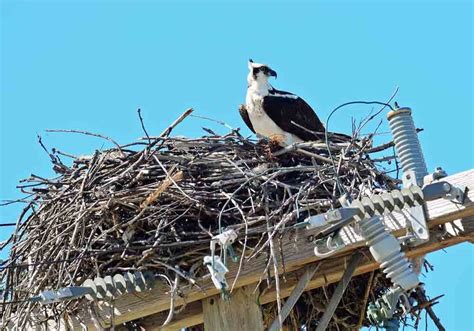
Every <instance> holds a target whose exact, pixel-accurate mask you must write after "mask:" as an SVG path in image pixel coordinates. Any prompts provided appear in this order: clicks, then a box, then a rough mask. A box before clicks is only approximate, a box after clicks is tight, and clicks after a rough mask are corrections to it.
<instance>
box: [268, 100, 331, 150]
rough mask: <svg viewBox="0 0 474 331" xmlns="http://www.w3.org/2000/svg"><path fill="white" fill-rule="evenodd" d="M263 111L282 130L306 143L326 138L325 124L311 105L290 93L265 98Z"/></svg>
mask: <svg viewBox="0 0 474 331" xmlns="http://www.w3.org/2000/svg"><path fill="white" fill-rule="evenodd" d="M283 93H284V94H283ZM263 109H264V110H265V112H266V113H267V115H268V116H269V117H270V118H271V119H272V120H273V121H274V122H275V124H277V125H278V126H279V127H280V128H281V129H282V130H284V131H286V132H289V133H292V134H294V135H295V136H297V137H298V138H300V139H302V140H304V141H309V140H317V139H322V138H323V137H324V131H325V129H324V125H323V123H321V121H320V120H319V118H318V116H317V115H316V113H315V112H314V111H313V109H312V108H311V107H310V105H308V104H307V103H306V101H304V100H303V99H301V98H300V97H297V96H295V95H293V94H291V93H288V92H283V91H277V93H275V94H274V95H271V94H270V95H268V96H266V97H264V98H263ZM295 124H296V125H295ZM301 127H303V128H305V129H307V130H309V131H312V132H315V133H312V132H309V131H307V130H305V129H303V128H301Z"/></svg>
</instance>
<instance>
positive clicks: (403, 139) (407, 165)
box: [387, 108, 428, 186]
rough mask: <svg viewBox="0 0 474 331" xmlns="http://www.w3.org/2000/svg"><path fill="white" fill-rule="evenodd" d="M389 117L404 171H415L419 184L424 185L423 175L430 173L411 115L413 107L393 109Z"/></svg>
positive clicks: (405, 172)
mask: <svg viewBox="0 0 474 331" xmlns="http://www.w3.org/2000/svg"><path fill="white" fill-rule="evenodd" d="M387 119H388V122H389V125H390V130H391V131H392V135H393V140H394V143H395V148H396V151H397V155H398V158H399V160H400V163H401V165H402V169H403V173H404V174H405V175H406V174H407V172H409V171H413V172H414V173H415V177H416V182H417V184H418V185H419V186H422V185H423V177H425V176H426V175H427V174H428V170H427V168H426V163H425V158H424V156H423V152H422V150H421V145H420V141H419V139H418V134H417V132H416V128H415V123H414V122H413V118H412V116H411V109H410V108H400V109H396V110H392V111H390V112H389V113H388V114H387Z"/></svg>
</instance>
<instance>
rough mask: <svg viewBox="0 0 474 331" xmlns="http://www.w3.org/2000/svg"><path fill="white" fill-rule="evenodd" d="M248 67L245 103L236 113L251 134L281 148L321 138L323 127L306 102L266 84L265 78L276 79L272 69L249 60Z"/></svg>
mask: <svg viewBox="0 0 474 331" xmlns="http://www.w3.org/2000/svg"><path fill="white" fill-rule="evenodd" d="M248 68H249V71H250V72H249V74H248V76H247V82H248V88H247V97H246V104H245V107H241V108H240V110H239V112H240V115H241V116H242V118H243V120H244V122H245V124H247V126H248V127H249V128H250V130H252V132H253V133H255V134H257V135H260V136H263V137H266V138H268V139H270V140H272V141H276V142H278V143H279V144H280V145H282V146H288V145H290V144H292V143H297V142H302V141H310V140H317V139H321V138H322V137H323V136H324V132H325V129H324V126H323V124H322V123H321V121H320V120H319V118H318V116H317V115H316V113H315V112H314V111H313V109H312V108H311V107H310V106H309V105H308V104H307V103H306V101H304V100H303V99H301V98H300V97H298V96H297V95H294V94H293V93H290V92H285V91H279V90H277V89H275V88H273V86H271V85H270V83H269V82H268V79H269V78H270V77H275V78H276V77H277V73H276V72H275V71H274V70H272V69H271V68H269V67H268V66H267V65H265V64H261V63H254V62H253V61H252V60H249V63H248Z"/></svg>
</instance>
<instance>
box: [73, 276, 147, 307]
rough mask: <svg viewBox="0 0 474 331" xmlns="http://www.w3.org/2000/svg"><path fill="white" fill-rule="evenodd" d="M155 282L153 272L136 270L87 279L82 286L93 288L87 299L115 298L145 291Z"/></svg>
mask: <svg viewBox="0 0 474 331" xmlns="http://www.w3.org/2000/svg"><path fill="white" fill-rule="evenodd" d="M154 282H155V277H154V275H153V273H152V272H150V271H145V272H140V271H136V272H134V273H131V272H127V273H124V274H116V275H114V276H105V277H104V278H102V277H96V278H95V279H86V281H85V282H84V283H82V286H83V287H88V288H90V289H91V291H90V293H89V294H87V295H86V299H88V300H90V301H93V300H106V299H113V298H115V297H117V296H119V295H123V294H126V293H134V292H144V291H146V290H149V289H151V288H152V287H153V285H154Z"/></svg>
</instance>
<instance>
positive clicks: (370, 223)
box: [360, 216, 419, 290]
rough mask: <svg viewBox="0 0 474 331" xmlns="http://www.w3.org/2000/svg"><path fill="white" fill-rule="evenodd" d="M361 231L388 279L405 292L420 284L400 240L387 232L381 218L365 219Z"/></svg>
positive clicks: (361, 224) (361, 223)
mask: <svg viewBox="0 0 474 331" xmlns="http://www.w3.org/2000/svg"><path fill="white" fill-rule="evenodd" d="M360 229H361V232H362V235H363V236H364V238H365V240H366V241H367V245H368V246H369V250H370V253H371V254H372V256H373V257H374V259H375V260H376V261H377V262H379V263H380V268H381V269H382V270H383V272H384V273H385V274H386V275H387V277H388V278H390V279H391V280H392V282H393V283H394V284H395V285H398V286H400V287H401V288H403V289H404V290H409V289H412V288H414V287H416V286H417V285H418V283H419V280H418V276H417V275H416V273H415V272H414V271H413V269H412V267H411V264H410V263H409V262H408V259H407V258H406V256H405V254H404V253H403V252H402V251H401V247H400V244H399V243H398V240H397V239H396V238H395V237H394V236H393V235H392V234H391V233H389V232H388V231H387V230H385V226H384V224H383V223H382V221H381V219H380V217H378V216H375V217H372V218H366V219H363V220H362V221H361V222H360Z"/></svg>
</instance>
